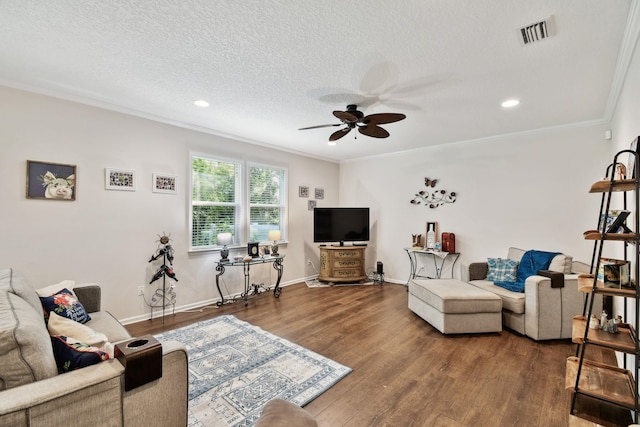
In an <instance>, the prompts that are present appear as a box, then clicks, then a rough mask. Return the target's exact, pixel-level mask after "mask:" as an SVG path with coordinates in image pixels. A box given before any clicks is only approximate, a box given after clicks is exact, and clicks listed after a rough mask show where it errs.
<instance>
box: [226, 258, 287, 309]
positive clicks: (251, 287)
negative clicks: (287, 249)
mask: <svg viewBox="0 0 640 427" xmlns="http://www.w3.org/2000/svg"><path fill="white" fill-rule="evenodd" d="M284 257H285V256H284V255H278V256H264V257H258V258H252V259H251V260H249V261H243V260H240V261H234V260H229V261H227V262H221V261H218V264H217V265H216V271H217V272H218V273H217V274H216V287H217V288H218V293H219V294H220V301H218V302H217V303H216V305H218V306H221V305H223V304H226V303H229V302H236V301H238V300H239V299H242V300H244V305H247V304H249V297H250V296H254V295H260V294H261V293H263V292H269V291H270V290H271V287H268V286H265V284H264V283H251V275H250V271H251V266H252V265H256V264H268V263H271V265H272V266H273V268H274V269H275V270H276V271H277V272H278V279H277V280H276V285H275V287H274V288H273V296H274V297H276V298H279V297H280V292H281V291H282V290H281V289H280V279H281V278H282V269H283V266H282V260H283V258H284ZM227 267H242V268H243V272H244V291H243V292H242V293H241V294H240V296H239V297H234V298H226V299H225V297H224V295H222V291H221V290H220V277H222V275H223V274H224V272H225V269H226V268H227Z"/></svg>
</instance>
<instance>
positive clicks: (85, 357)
mask: <svg viewBox="0 0 640 427" xmlns="http://www.w3.org/2000/svg"><path fill="white" fill-rule="evenodd" d="M51 345H52V346H53V357H54V358H55V359H56V365H57V366H58V373H60V374H64V373H65V372H69V371H73V370H74V369H80V368H84V367H86V366H91V365H95V364H97V363H100V362H102V361H103V360H107V359H109V353H107V352H106V351H104V350H101V349H99V348H98V347H92V346H90V345H88V344H83V343H80V342H77V341H76V340H74V339H73V338H67V337H65V336H64V335H52V336H51Z"/></svg>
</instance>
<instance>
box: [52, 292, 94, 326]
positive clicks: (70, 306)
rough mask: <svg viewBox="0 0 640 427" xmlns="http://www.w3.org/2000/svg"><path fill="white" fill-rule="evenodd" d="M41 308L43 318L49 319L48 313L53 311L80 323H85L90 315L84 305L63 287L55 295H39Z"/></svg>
mask: <svg viewBox="0 0 640 427" xmlns="http://www.w3.org/2000/svg"><path fill="white" fill-rule="evenodd" d="M40 302H41V303H42V308H43V310H44V318H45V320H46V321H48V320H49V313H50V312H52V311H54V312H55V313H56V314H58V315H60V316H62V317H66V318H67V319H71V320H75V321H76V322H80V323H87V322H88V321H89V320H91V316H89V313H87V312H86V310H85V309H84V306H83V305H82V304H81V303H80V302H79V301H78V299H77V298H76V297H75V296H74V295H73V293H72V292H71V291H70V290H69V289H66V288H65V289H63V290H61V291H60V292H58V293H57V294H55V295H51V296H49V297H40Z"/></svg>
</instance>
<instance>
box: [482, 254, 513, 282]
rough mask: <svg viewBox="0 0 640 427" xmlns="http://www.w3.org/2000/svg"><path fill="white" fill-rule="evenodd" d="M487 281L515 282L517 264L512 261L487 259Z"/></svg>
mask: <svg viewBox="0 0 640 427" xmlns="http://www.w3.org/2000/svg"><path fill="white" fill-rule="evenodd" d="M487 265H488V266H489V270H488V271H487V280H489V281H491V282H515V281H516V278H517V273H518V263H517V262H516V261H514V260H512V259H503V258H488V259H487Z"/></svg>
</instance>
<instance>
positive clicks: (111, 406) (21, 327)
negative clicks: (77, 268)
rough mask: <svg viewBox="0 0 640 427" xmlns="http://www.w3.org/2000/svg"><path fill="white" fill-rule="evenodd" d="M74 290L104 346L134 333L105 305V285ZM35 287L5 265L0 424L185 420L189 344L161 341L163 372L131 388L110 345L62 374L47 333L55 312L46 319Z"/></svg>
mask: <svg viewBox="0 0 640 427" xmlns="http://www.w3.org/2000/svg"><path fill="white" fill-rule="evenodd" d="M70 283H73V282H70ZM70 283H69V282H67V283H64V284H62V283H61V284H55V285H53V287H54V288H55V287H60V286H65V285H69V284H70ZM69 290H70V291H71V292H70V293H69V294H65V295H68V296H70V297H71V296H73V298H75V299H77V301H79V303H80V305H81V306H82V308H83V309H84V312H86V314H87V315H88V316H87V317H90V320H89V321H87V322H86V323H84V324H83V325H84V326H86V328H88V329H86V330H85V331H93V333H94V334H95V335H96V336H101V337H104V338H106V339H105V343H106V344H105V349H106V348H111V349H113V346H116V347H117V343H118V342H123V341H126V340H131V338H132V337H131V336H130V335H129V333H128V332H127V330H126V328H125V327H124V326H122V325H121V324H120V323H119V322H118V321H117V320H116V319H115V318H114V317H113V316H112V315H111V314H110V313H109V312H107V311H102V310H101V304H100V293H101V288H100V286H98V285H88V286H78V287H73V288H71V289H69ZM38 292H39V290H36V289H35V288H34V287H32V286H31V285H29V284H28V283H27V281H26V280H25V278H24V277H23V276H21V275H19V274H17V273H16V272H15V271H13V269H10V268H7V269H0V425H3V426H5V425H6V426H41V425H42V426H44V425H47V426H48V425H65V426H86V425H109V426H122V425H127V426H134V425H150V424H155V423H158V424H162V425H171V426H183V425H186V424H187V405H188V403H187V399H188V398H187V396H188V395H187V391H188V371H187V367H188V359H187V353H186V349H185V347H184V345H182V344H181V343H178V342H175V341H170V342H163V343H162V348H161V350H160V349H158V358H161V362H160V361H159V364H161V367H162V376H161V378H159V379H155V380H152V381H150V382H147V383H146V384H143V385H140V386H138V387H136V388H132V389H131V390H129V391H126V390H125V367H124V366H123V364H122V363H121V362H120V360H119V359H118V358H116V357H114V355H113V354H109V352H108V351H106V350H105V351H104V352H102V351H100V352H98V351H97V350H96V351H94V352H93V353H92V355H93V354H95V355H98V354H99V357H102V358H105V359H107V360H104V361H100V362H99V363H95V364H91V365H89V366H86V367H81V368H78V369H73V370H69V371H68V372H64V373H59V372H60V369H65V368H68V367H69V366H68V365H67V364H63V365H62V368H61V367H60V366H59V360H58V361H57V360H56V357H54V348H56V342H57V341H56V338H55V337H51V336H50V330H49V329H48V325H49V327H51V325H52V324H53V320H52V319H54V320H55V319H57V318H56V317H50V318H49V321H48V324H47V322H46V321H45V316H44V314H45V313H44V312H45V311H46V310H43V304H44V302H43V300H41V296H42V294H38ZM47 301H48V300H47ZM80 305H78V304H75V306H77V307H80ZM50 314H51V313H50ZM58 338H60V337H59V336H58ZM52 343H53V344H52ZM116 352H117V350H116ZM107 354H109V356H107ZM56 356H57V354H56ZM107 357H108V358H107ZM154 420H155V421H154Z"/></svg>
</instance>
